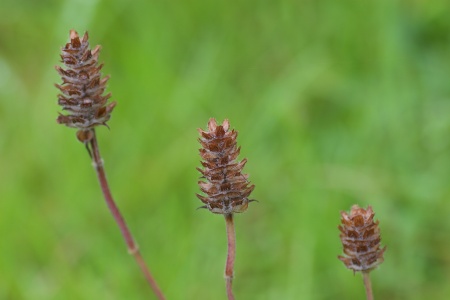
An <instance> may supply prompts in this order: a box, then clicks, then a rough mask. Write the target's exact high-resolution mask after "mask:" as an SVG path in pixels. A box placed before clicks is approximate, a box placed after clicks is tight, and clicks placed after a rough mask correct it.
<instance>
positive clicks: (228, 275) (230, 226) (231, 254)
mask: <svg viewBox="0 0 450 300" xmlns="http://www.w3.org/2000/svg"><path fill="white" fill-rule="evenodd" d="M225 222H226V224H227V238H228V254H227V264H226V266H225V280H226V282H227V296H228V300H234V295H233V290H232V283H233V273H234V259H235V257H236V233H235V231H234V222H233V214H227V215H225Z"/></svg>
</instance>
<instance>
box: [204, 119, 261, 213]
mask: <svg viewBox="0 0 450 300" xmlns="http://www.w3.org/2000/svg"><path fill="white" fill-rule="evenodd" d="M229 129H230V123H229V121H228V120H227V119H226V120H225V121H223V124H222V125H217V123H216V120H215V119H212V118H211V119H210V120H209V122H208V130H207V131H204V130H202V129H198V131H199V133H200V135H201V138H199V139H198V140H199V142H200V144H201V145H202V148H201V149H200V150H199V151H200V156H201V157H202V159H203V161H202V162H201V164H202V165H203V167H204V169H203V170H202V169H200V168H197V170H198V171H199V172H200V173H202V175H203V177H204V178H205V179H206V182H204V181H199V182H198V184H199V186H200V189H201V191H202V192H204V193H205V194H206V195H207V196H202V195H199V194H197V197H198V198H199V199H200V200H201V201H202V202H203V203H204V204H205V206H202V207H203V208H208V209H209V210H210V211H211V212H213V213H215V214H225V215H226V214H232V213H240V212H244V211H246V210H247V207H248V203H249V202H251V200H249V199H248V196H249V195H250V193H251V192H252V191H253V189H254V188H255V186H254V185H250V182H249V181H248V180H247V178H248V175H247V174H242V169H243V168H244V166H245V164H246V163H247V159H243V160H242V161H240V162H237V161H236V159H237V157H238V155H239V152H240V150H241V148H240V147H237V146H236V138H237V135H238V133H237V131H235V130H234V129H233V130H231V131H230V130H229Z"/></svg>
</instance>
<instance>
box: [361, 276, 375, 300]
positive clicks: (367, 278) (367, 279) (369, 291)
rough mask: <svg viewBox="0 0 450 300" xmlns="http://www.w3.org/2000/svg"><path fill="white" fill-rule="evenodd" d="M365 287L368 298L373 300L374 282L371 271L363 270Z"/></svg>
mask: <svg viewBox="0 0 450 300" xmlns="http://www.w3.org/2000/svg"><path fill="white" fill-rule="evenodd" d="M362 274H363V280H364V287H365V288H366V295H367V300H373V293H372V283H371V281H370V271H368V272H362Z"/></svg>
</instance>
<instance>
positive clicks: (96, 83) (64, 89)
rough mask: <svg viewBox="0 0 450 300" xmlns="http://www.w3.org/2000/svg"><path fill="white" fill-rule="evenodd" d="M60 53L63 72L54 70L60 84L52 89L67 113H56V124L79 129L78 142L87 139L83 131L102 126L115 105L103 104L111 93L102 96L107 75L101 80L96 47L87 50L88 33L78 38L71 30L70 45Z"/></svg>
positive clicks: (98, 48) (59, 69) (57, 68)
mask: <svg viewBox="0 0 450 300" xmlns="http://www.w3.org/2000/svg"><path fill="white" fill-rule="evenodd" d="M61 51H62V53H61V62H62V63H64V66H65V67H66V69H63V68H61V67H59V66H56V67H55V68H56V70H57V71H58V73H59V75H61V79H62V81H63V82H62V84H61V85H59V84H55V86H56V87H57V88H58V89H59V90H60V91H61V94H59V95H58V104H59V105H61V106H62V108H63V110H65V111H67V112H68V113H69V114H68V115H63V114H60V115H59V116H58V119H57V120H56V121H57V122H58V123H59V124H65V125H66V126H69V127H73V128H78V129H80V130H81V131H80V132H79V133H78V138H79V139H80V138H88V137H89V134H88V133H87V131H89V129H91V128H94V127H95V126H97V125H106V122H107V121H108V120H109V118H110V117H111V112H112V110H113V109H114V107H115V106H116V102H111V103H109V104H108V103H107V101H108V99H109V98H110V97H111V93H109V94H106V95H105V96H102V95H103V93H104V91H105V88H106V82H107V81H108V79H109V76H106V77H103V78H101V73H100V70H101V69H102V67H103V64H98V55H99V52H100V46H96V47H95V48H94V49H93V50H91V49H90V48H89V42H88V33H87V32H86V33H85V34H84V36H83V38H81V39H80V37H79V35H78V33H77V32H76V31H75V30H71V31H70V42H69V43H67V44H66V45H65V46H64V47H63V48H62V49H61ZM83 132H85V133H83Z"/></svg>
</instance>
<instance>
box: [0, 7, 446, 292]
mask: <svg viewBox="0 0 450 300" xmlns="http://www.w3.org/2000/svg"><path fill="white" fill-rule="evenodd" d="M449 15H450V6H449V5H448V2H447V1H445V0H437V1H424V0H403V1H396V0H369V1H359V0H344V1H335V0H323V1H317V0H309V1H307V0H301V1H294V0H292V1H288V0H279V1H250V0H248V1H222V0H218V1H206V0H190V1H162V0H155V1H119V0H115V1H100V0H84V1H56V0H55V1H48V0H47V1H31V0H29V1H24V0H22V1H12V0H2V1H1V2H0V299H14V300H15V299H18V300H19V299H33V300H39V299H45V300H47V299H153V295H152V293H151V291H150V290H149V289H148V287H147V286H146V282H145V280H144V279H143V276H142V275H141V273H140V271H139V270H138V268H137V266H136V265H135V263H134V261H133V259H132V257H130V256H128V254H127V252H126V247H125V245H124V243H123V241H122V237H121V236H120V234H119V231H118V229H117V227H116V225H115V223H114V222H113V219H112V217H111V216H110V214H109V212H108V210H107V208H106V205H105V203H104V201H103V198H102V195H101V193H100V190H99V187H98V184H97V181H96V177H95V173H94V171H93V169H92V167H91V163H90V160H89V157H88V155H87V153H86V150H85V148H84V146H83V145H82V144H80V143H79V142H78V141H77V140H76V138H75V130H73V129H69V128H66V127H63V126H60V125H57V124H56V122H55V119H56V117H57V114H58V112H59V111H60V109H59V107H58V106H57V104H56V94H57V93H58V91H57V89H56V88H55V87H54V86H53V84H54V83H59V82H60V79H59V78H58V75H57V73H56V71H55V70H54V65H56V64H58V63H59V52H60V47H61V46H63V45H64V44H65V43H66V42H67V41H68V34H69V29H71V28H74V29H76V30H78V31H79V32H80V33H83V32H84V31H85V30H88V31H89V33H90V41H91V44H92V46H94V45H97V44H101V45H102V47H103V48H102V49H103V50H102V52H101V55H100V61H102V62H105V67H104V69H103V71H104V74H111V79H110V81H109V86H108V91H110V92H112V93H113V98H112V99H113V100H116V101H117V102H118V105H117V107H116V109H115V111H114V113H113V116H112V119H111V120H110V122H109V125H110V127H111V129H110V130H108V129H107V128H100V129H99V130H98V136H99V139H100V141H99V142H100V147H101V150H102V153H103V157H104V160H105V162H106V171H107V174H108V178H109V180H110V184H111V187H112V192H113V194H114V196H115V198H116V201H117V202H118V204H119V206H120V208H121V209H122V211H123V214H124V216H125V218H126V219H127V221H128V223H129V226H130V228H131V230H132V232H133V233H134V235H135V238H136V240H137V241H138V243H139V244H140V247H141V250H142V253H143V255H144V257H145V258H146V260H147V262H148V264H149V265H150V268H151V270H152V272H153V273H154V275H155V277H156V278H157V281H158V282H159V284H160V285H161V287H162V289H163V290H164V292H165V293H166V295H167V298H168V299H225V288H224V280H223V268H224V262H225V256H226V236H225V223H224V220H223V217H221V216H220V215H213V214H211V213H209V212H208V211H205V210H196V208H197V207H198V206H200V205H201V202H200V201H199V200H198V199H197V198H196V197H195V193H196V192H198V186H197V180H198V177H199V173H198V172H197V171H196V170H195V168H196V167H198V166H199V165H200V164H199V160H200V158H199V155H198V148H199V144H198V142H197V140H196V139H197V137H198V133H197V131H196V129H197V128H199V127H203V128H204V127H205V126H206V124H207V121H208V119H209V118H210V117H215V118H217V119H218V120H219V121H220V122H221V121H222V120H223V119H224V118H229V119H230V122H231V125H232V127H233V128H236V129H237V130H238V131H239V138H238V143H239V144H240V145H241V146H242V152H241V156H240V158H244V157H247V158H248V164H247V166H246V168H245V172H246V173H249V174H250V179H251V181H252V182H253V183H254V184H255V185H256V189H255V191H254V193H253V198H255V199H258V200H259V203H252V204H251V207H250V208H249V210H248V211H247V212H246V213H245V214H241V215H238V216H236V227H237V229H236V230H237V260H236V266H235V285H234V288H235V294H236V298H237V299H364V288H363V285H362V279H361V277H360V276H359V274H356V276H353V274H352V272H351V271H350V270H347V269H346V268H345V267H344V265H343V264H342V263H341V262H340V261H339V260H338V259H337V258H336V257H337V255H339V254H340V253H341V251H342V249H341V244H340V240H339V237H338V236H339V231H338V229H337V226H338V224H339V222H340V221H339V219H340V214H339V212H340V211H342V210H349V209H350V207H351V205H352V204H356V203H357V204H359V205H361V206H364V207H366V206H367V205H369V204H370V205H372V206H373V208H374V210H375V212H376V216H375V218H376V219H378V220H379V221H380V227H381V232H382V243H383V244H384V245H387V246H388V249H387V251H386V253H385V262H384V263H383V264H382V265H381V266H380V267H379V268H378V269H377V270H375V271H374V272H372V280H373V286H374V293H375V297H376V298H377V299H448V295H450V284H449V282H450V220H449V217H448V216H449V213H450V187H449V186H450V185H449V178H450V138H449V136H450V84H449V80H450V79H449V77H450V76H449V75H450V18H449Z"/></svg>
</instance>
